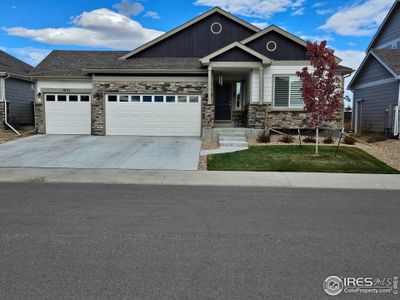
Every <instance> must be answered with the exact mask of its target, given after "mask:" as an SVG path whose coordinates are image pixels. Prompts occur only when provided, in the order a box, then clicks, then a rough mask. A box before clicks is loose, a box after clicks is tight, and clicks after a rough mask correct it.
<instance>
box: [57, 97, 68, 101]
mask: <svg viewBox="0 0 400 300" xmlns="http://www.w3.org/2000/svg"><path fill="white" fill-rule="evenodd" d="M57 101H59V102H65V101H67V95H58V96H57Z"/></svg>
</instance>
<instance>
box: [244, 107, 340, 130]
mask: <svg viewBox="0 0 400 300" xmlns="http://www.w3.org/2000/svg"><path fill="white" fill-rule="evenodd" d="M265 116H266V118H267V122H266V127H267V128H282V129H297V128H307V127H308V114H307V113H306V112H303V111H285V110H282V111H277V110H275V111H274V110H272V103H268V104H250V105H249V113H248V123H247V127H249V128H256V129H262V128H264V126H265V119H264V118H265ZM323 128H328V129H335V130H341V129H342V128H343V107H341V109H340V110H339V111H338V113H337V116H336V118H335V119H334V120H332V121H330V122H327V123H326V125H325V126H324V127H323Z"/></svg>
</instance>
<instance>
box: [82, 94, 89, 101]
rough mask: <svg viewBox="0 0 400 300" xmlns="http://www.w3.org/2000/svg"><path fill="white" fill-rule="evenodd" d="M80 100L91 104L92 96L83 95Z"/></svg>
mask: <svg viewBox="0 0 400 300" xmlns="http://www.w3.org/2000/svg"><path fill="white" fill-rule="evenodd" d="M80 99H81V102H89V101H90V96H89V95H81V96H80Z"/></svg>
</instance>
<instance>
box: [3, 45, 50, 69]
mask: <svg viewBox="0 0 400 300" xmlns="http://www.w3.org/2000/svg"><path fill="white" fill-rule="evenodd" d="M10 52H12V53H13V54H14V55H15V56H16V57H18V58H19V59H21V60H23V61H25V62H27V63H28V64H30V65H32V66H36V65H37V64H38V63H40V62H41V61H42V60H43V59H44V58H45V57H46V56H47V55H48V54H49V53H50V50H49V49H41V48H33V47H25V48H13V49H10Z"/></svg>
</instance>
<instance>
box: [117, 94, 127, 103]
mask: <svg viewBox="0 0 400 300" xmlns="http://www.w3.org/2000/svg"><path fill="white" fill-rule="evenodd" d="M128 101H129V96H128V95H119V102H128Z"/></svg>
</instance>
